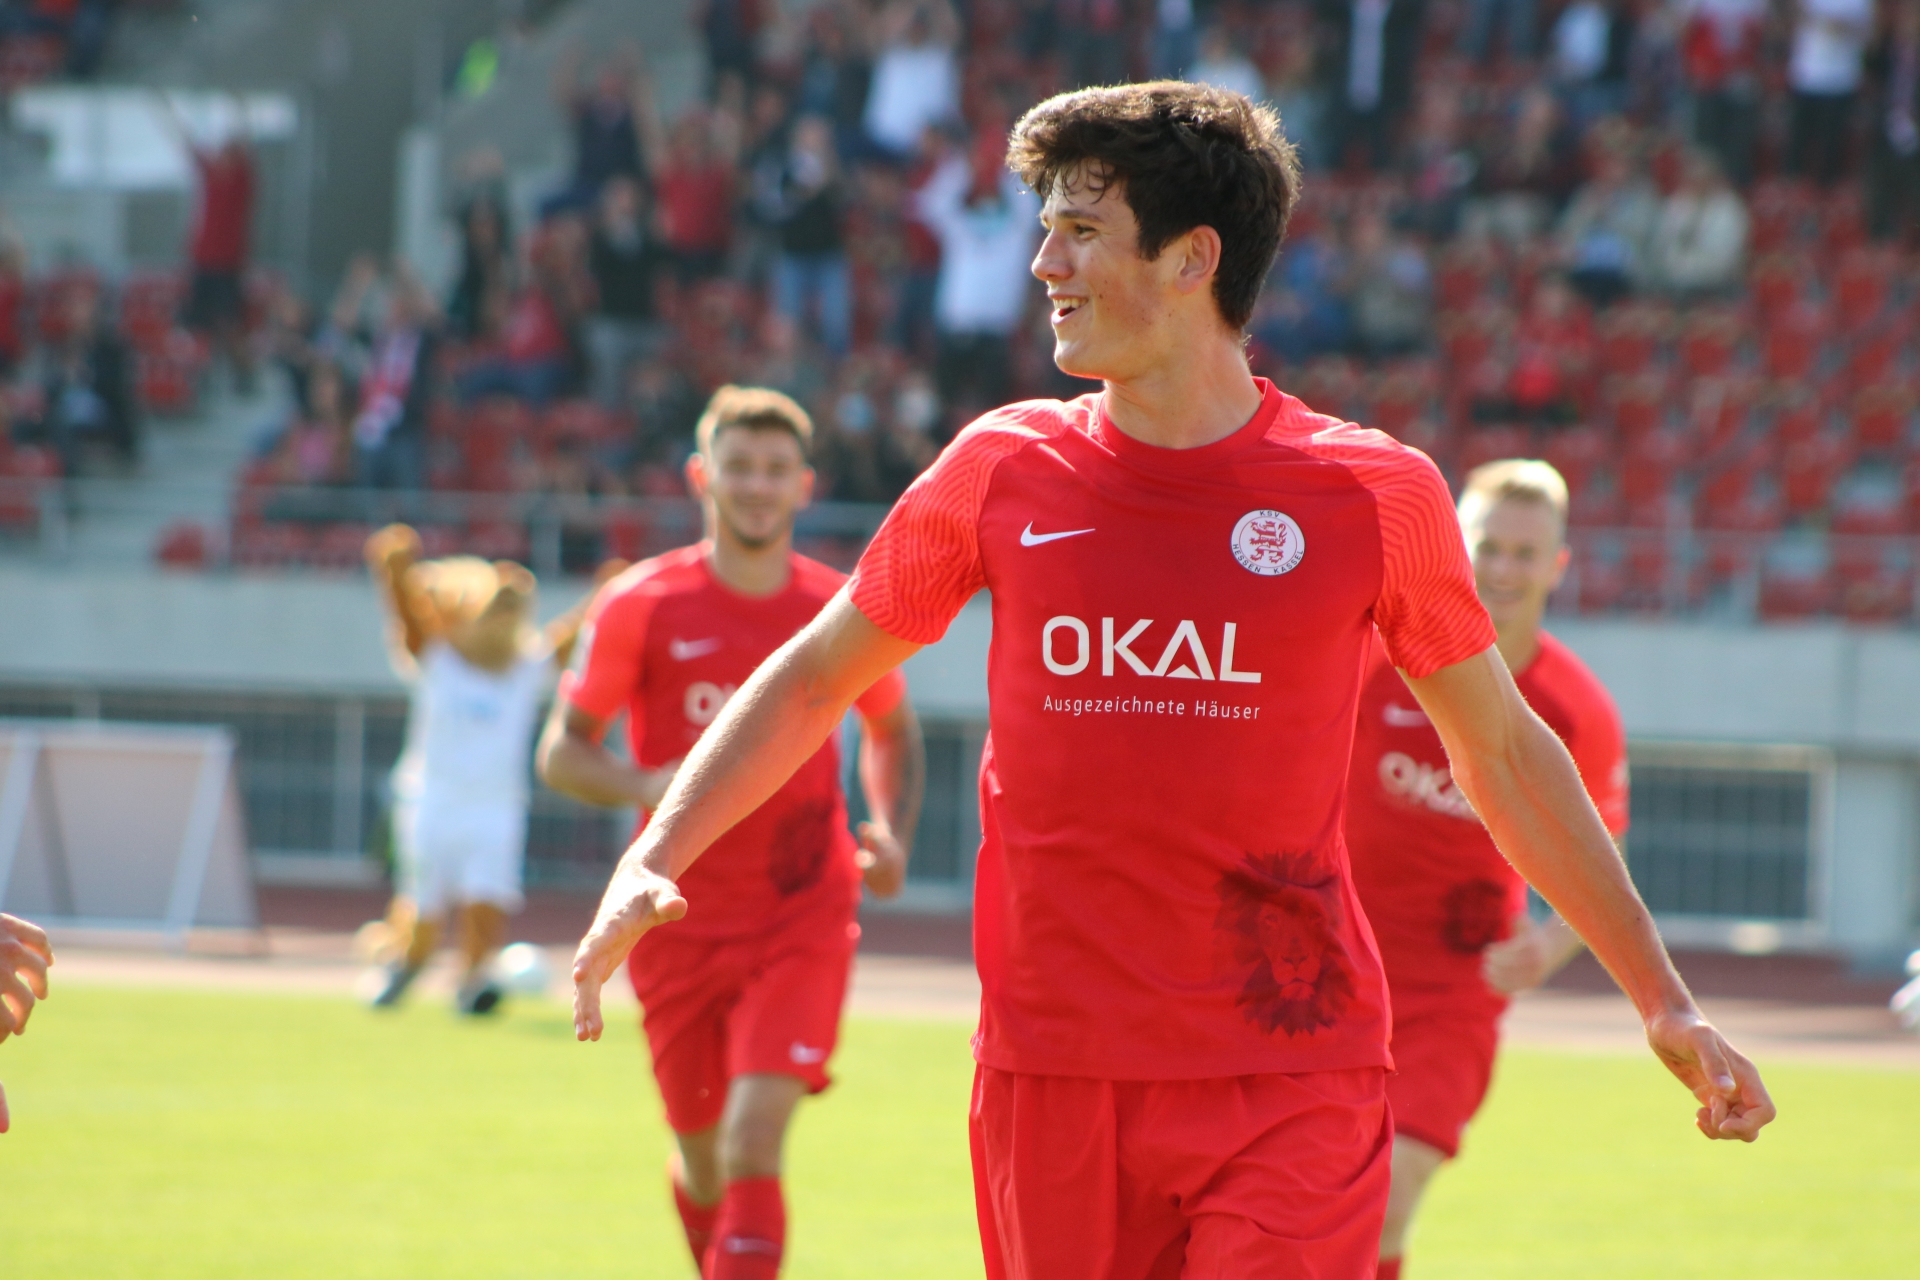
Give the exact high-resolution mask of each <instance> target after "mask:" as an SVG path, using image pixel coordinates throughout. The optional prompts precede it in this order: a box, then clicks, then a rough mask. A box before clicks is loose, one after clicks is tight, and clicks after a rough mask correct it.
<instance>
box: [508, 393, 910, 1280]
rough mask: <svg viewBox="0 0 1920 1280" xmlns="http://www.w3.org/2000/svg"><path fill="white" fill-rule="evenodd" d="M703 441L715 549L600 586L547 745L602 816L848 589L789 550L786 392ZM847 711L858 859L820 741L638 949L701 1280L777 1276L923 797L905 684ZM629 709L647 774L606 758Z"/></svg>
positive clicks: (698, 548) (680, 751) (801, 459)
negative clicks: (850, 987) (804, 1154)
mask: <svg viewBox="0 0 1920 1280" xmlns="http://www.w3.org/2000/svg"><path fill="white" fill-rule="evenodd" d="M697 434H698V439H699V446H700V447H699V451H698V452H697V453H696V454H695V455H694V456H693V458H692V459H690V460H689V462H688V470H687V479H688V483H689V484H690V485H691V487H692V489H693V492H694V494H695V495H696V496H697V497H699V498H700V499H701V502H702V505H703V506H704V507H705V511H706V521H707V535H708V536H707V539H706V541H703V542H701V543H699V544H697V545H695V546H691V547H686V548H683V549H682V550H679V551H674V552H669V553H668V554H667V555H664V556H660V557H658V558H657V559H653V560H648V561H646V562H645V563H643V564H638V565H635V566H634V567H633V568H632V569H629V570H628V571H627V572H626V573H624V574H622V575H621V576H619V577H617V578H615V579H614V580H613V581H612V582H610V583H608V584H607V586H606V587H605V588H604V589H602V591H601V592H600V594H599V595H598V596H597V597H596V598H595V599H594V602H593V604H592V606H591V608H590V610H589V612H588V615H587V631H586V632H585V633H584V636H583V639H582V642H581V643H582V646H583V648H584V650H585V652H584V654H583V655H582V657H581V658H580V659H579V660H578V661H577V663H576V669H575V671H574V672H572V673H569V675H568V677H567V679H566V680H565V681H564V682H563V684H562V686H561V691H560V692H561V696H560V699H559V701H558V702H557V704H556V706H555V714H554V718H553V720H552V722H551V723H550V725H549V727H548V730H547V733H546V736H545V738H544V740H543V742H542V745H541V752H540V768H541V776H542V777H543V778H545V779H546V781H547V782H548V783H549V784H550V785H552V786H553V787H555V788H557V789H559V790H561V791H565V792H567V793H569V794H571V795H574V796H577V797H579V798H580V799H583V800H587V801H590V802H593V803H599V804H607V805H621V804H638V805H640V806H641V807H642V808H646V809H651V808H653V807H654V806H656V805H657V804H659V802H660V796H661V793H662V792H663V791H664V790H665V789H666V786H667V782H668V780H669V779H671V778H672V777H673V774H674V770H675V768H676V766H677V765H678V763H679V761H680V760H681V758H682V757H684V756H685V755H686V754H687V751H688V749H689V748H692V747H693V746H694V745H695V744H696V743H697V742H700V741H702V740H703V735H706V734H708V733H711V732H714V730H712V729H711V728H710V726H711V725H712V724H713V723H714V721H715V719H716V718H717V717H719V715H720V714H721V708H723V707H724V706H726V704H727V701H728V699H730V698H731V697H733V696H734V692H735V690H736V689H737V688H739V686H740V685H741V684H743V683H744V682H745V681H746V680H747V678H748V677H749V676H751V675H752V674H753V670H754V668H755V667H757V666H759V665H760V663H761V662H762V661H763V660H764V659H765V658H766V657H767V655H768V654H770V653H772V652H773V651H774V650H775V649H777V648H779V647H780V646H781V645H782V644H784V643H785V642H786V641H787V640H788V639H789V638H791V637H792V635H793V634H794V632H796V631H798V630H799V629H800V628H801V627H803V626H805V625H806V623H807V622H808V621H809V620H810V619H812V618H813V616H814V615H815V614H816V613H818V612H819V611H820V607H821V606H822V605H823V604H825V603H826V602H827V601H828V600H829V599H831V598H832V597H833V595H834V593H835V592H836V591H838V590H839V589H840V585H841V583H842V582H844V581H845V578H844V576H843V575H841V574H839V573H836V572H835V571H834V570H832V569H829V568H828V567H827V566H825V565H823V564H819V563H817V562H815V561H812V560H809V559H807V558H806V557H805V556H800V555H796V554H794V551H793V521H794V516H795V515H796V514H797V513H798V512H799V510H800V508H801V507H803V506H805V505H806V502H807V499H808V497H809V496H810V495H811V493H812V491H813V472H812V470H811V469H810V468H809V467H808V466H807V449H808V446H809V445H810V443H811V440H812V435H813V428H812V423H811V422H810V421H809V420H808V418H807V415H806V413H805V411H803V410H802V409H801V408H800V406H798V405H796V404H795V403H794V402H793V401H792V400H790V399H788V398H787V397H786V396H784V395H781V394H780V393H779V392H777V391H767V390H762V389H758V388H747V387H722V388H721V389H720V390H719V391H718V392H717V393H715V395H714V397H713V400H712V402H711V403H710V404H709V405H708V406H707V411H706V413H705V414H704V415H703V416H702V418H701V420H700V425H699V428H698V433H697ZM854 705H855V707H856V708H857V709H858V711H859V713H860V718H861V724H862V728H863V730H864V733H865V741H864V746H863V749H862V752H861V759H860V777H861V782H862V786H863V789H864V790H865V792H866V796H867V806H868V809H869V811H870V812H871V813H872V814H873V820H872V821H870V822H867V823H863V824H862V826H861V831H860V847H856V845H855V843H854V839H853V837H852V836H851V835H850V834H849V833H848V831H847V808H846V800H845V798H844V797H843V796H842V794H841V790H840V754H839V751H838V750H837V749H836V747H835V744H834V743H833V741H832V740H831V739H829V740H828V741H826V742H825V743H824V744H823V743H821V742H816V743H814V749H813V750H811V751H810V752H809V754H808V756H807V757H806V758H805V759H804V760H796V761H794V762H793V764H795V765H797V766H798V767H797V768H795V769H793V770H791V771H790V772H791V775H792V776H791V777H786V778H785V780H784V782H783V784H782V785H781V786H780V787H779V788H778V790H773V789H772V788H770V789H769V791H770V792H771V794H770V795H766V796H762V797H761V801H757V802H756V807H755V808H754V810H753V812H751V813H742V814H740V815H737V816H738V817H739V821H738V822H737V823H736V824H734V825H733V826H732V829H731V830H729V831H727V832H726V833H725V834H724V835H720V836H719V838H718V839H717V840H716V841H714V843H713V847H712V848H710V849H709V850H708V851H707V856H706V857H705V858H704V859H702V860H701V862H700V865H699V866H698V867H697V868H695V869H693V870H692V871H690V872H689V873H688V874H687V875H686V877H685V878H684V882H685V884H686V886H687V891H688V892H689V893H692V894H693V895H694V897H695V900H696V902H697V905H696V906H695V907H694V908H693V909H692V911H691V912H690V913H689V914H688V916H687V919H686V921H685V922H684V923H683V924H681V925H680V926H679V927H677V928H675V929H671V930H667V931H663V932H661V933H658V934H655V935H653V936H652V937H649V938H646V939H644V940H642V941H641V943H640V945H638V946H636V947H634V948H633V954H632V959H631V962H630V964H629V970H630V972H631V976H632V980H633V989H634V992H635V994H636V995H638V996H639V997H640V1004H641V1008H642V1010H643V1011H644V1016H643V1021H642V1026H643V1029H644V1030H645V1032H646V1036H647V1044H648V1046H649V1048H650V1049H651V1050H652V1053H653V1072H654V1077H655V1079H656V1080H657V1081H658V1082H659V1085H660V1095H661V1099H662V1101H663V1102H664V1103H665V1104H666V1111H667V1121H668V1123H669V1124H670V1125H671V1126H672V1128H673V1131H674V1134H675V1137H676V1139H677V1146H678V1153H677V1160H676V1161H675V1165H674V1168H673V1170H672V1180H673V1197H674V1205H675V1207H676V1208H677V1209H678V1210H679V1213H680V1220H681V1223H682V1225H683V1226H684V1228H685V1230H686V1236H687V1245H688V1247H689V1248H690V1249H691V1250H692V1251H693V1255H694V1258H695V1260H696V1261H697V1262H698V1263H699V1264H700V1266H701V1268H702V1274H703V1275H704V1276H706V1277H708V1280H766V1278H769V1277H772V1276H774V1275H775V1274H777V1273H778V1271H779V1268H780V1260H781V1255H782V1251H783V1248H784V1242H785V1234H786V1208H785V1200H784V1197H783V1195H782V1192H781V1187H780V1152H781V1145H782V1141H783V1138H784V1136H785V1133H786V1129H787V1124H788V1121H789V1119H790V1118H791V1116H792V1114H793V1109H794V1106H795V1105H796V1104H797V1103H798V1102H799V1100H800V1098H801V1097H802V1096H803V1095H805V1094H808V1093H818V1092H820V1091H821V1090H822V1089H825V1088H826V1087H827V1066H828V1060H829V1059H830V1057H831V1056H832V1053H833V1049H834V1044H835V1042H836V1040H837V1039H838V1036H839V1028H840V1006H841V1002H842V1001H843V999H844V998H845V996H846V991H847V977H848V970H849V966H850V965H851V964H852V961H853V950H854V943H855V941H856V939H857V938H858V937H859V926H858V925H857V924H856V923H855V920H854V912H855V908H856V907H857V906H858V904H859V899H860V888H861V883H862V880H863V878H864V880H865V883H866V885H867V887H868V888H870V889H872V890H873V891H874V892H875V893H877V894H880V895H881V896H883V897H886V896H892V895H893V894H895V893H898V892H899V890H900V886H901V883H902V881H903V880H904V879H905V876H906V864H907V850H908V848H909V846H910V845H911V843H912V840H913V828H914V824H915V821H916V819H917V817H918V815H919V812H920V797H921V792H922V789H923V785H924V773H925V767H924V761H923V756H922V749H921V742H920V726H919V723H918V721H916V720H915V719H914V715H913V708H912V707H911V705H909V703H908V702H907V700H906V684H905V681H903V680H902V679H901V677H900V675H899V673H897V672H888V673H886V674H885V675H881V676H879V677H878V678H877V679H875V680H874V681H871V682H870V687H864V688H863V689H862V690H861V691H859V696H858V698H857V699H855V700H854ZM622 712H624V713H626V716H627V723H628V732H629V735H630V737H631V740H632V747H633V759H634V761H635V762H636V764H637V767H635V765H629V764H627V763H626V762H624V761H622V760H619V759H617V758H615V757H614V756H613V755H612V754H611V753H610V752H608V751H607V750H606V749H605V748H604V747H602V746H601V745H600V743H601V739H602V737H603V735H604V734H605V733H606V730H607V726H608V725H609V724H610V723H611V722H612V720H613V719H614V718H615V717H616V716H617V715H619V714H620V713H622ZM716 834H718V833H716ZM863 868H864V873H863Z"/></svg>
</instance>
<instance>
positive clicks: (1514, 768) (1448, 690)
mask: <svg viewBox="0 0 1920 1280" xmlns="http://www.w3.org/2000/svg"><path fill="white" fill-rule="evenodd" d="M1403 674H1404V673H1403ZM1407 684H1408V686H1409V687H1410V688H1411V689H1412V690H1413V693H1414V696H1415V697H1417V698H1419V700H1420V705H1421V706H1422V707H1423V708H1424V709H1425V710H1426V713H1427V715H1428V717H1429V718H1431V719H1432V721H1433V723H1434V727H1435V728H1437V729H1438V730H1439V731H1440V736H1441V738H1442V739H1443V740H1444V741H1445V742H1446V746H1447V755H1448V757H1449V759H1450V760H1451V761H1452V765H1453V776H1454V779H1455V781H1457V782H1458V783H1459V784H1460V786H1461V789H1462V790H1464V791H1465V792H1466V795H1467V799H1468V800H1470V801H1471V802H1472V803H1473V807H1474V810H1475V811H1476V812H1477V813H1479V814H1480V816H1481V818H1482V819H1483V820H1484V821H1485V822H1486V824H1487V830H1488V831H1489V832H1490V833H1491V834H1492V836H1493V839H1494V843H1495V844H1497V845H1498V846H1499V847H1500V852H1501V853H1502V854H1504V855H1505V856H1506V858H1507V860H1508V861H1510V862H1512V863H1513V865H1514V868H1515V869H1516V870H1518V871H1519V872H1520V874H1521V875H1523V876H1525V877H1526V878H1527V880H1528V881H1530V882H1531V883H1532V884H1533V886H1534V888H1536V889H1538V890H1539V891H1540V893H1541V895H1542V896H1543V897H1545V898H1546V899H1547V901H1548V902H1550V903H1552V904H1553V906H1554V908H1555V909H1556V910H1557V911H1559V913H1560V915H1561V917H1562V918H1563V919H1565V920H1566V922H1567V923H1568V924H1569V925H1571V926H1572V927H1573V929H1574V931H1575V932H1576V933H1578V934H1579V935H1580V936H1581V937H1582V938H1583V939H1585V940H1586V943H1587V945H1588V946H1590V947H1591V948H1592V949H1593V953H1594V955H1595V956H1597V957H1598V958H1599V960H1600V962H1601V963H1602V964H1604V965H1605V966H1606V967H1607V970H1608V972H1610V973H1611V974H1612V975H1613V977H1614V980H1615V981H1616V982H1618V983H1619V984H1620V987H1621V989H1622V990H1624V991H1625V992H1626V993H1627V996H1628V998H1629V999H1631V1000H1632V1001H1633V1003H1634V1006H1635V1007H1636V1008H1638V1009H1639V1011H1640V1017H1641V1020H1642V1022H1644V1023H1645V1024H1646V1028H1647V1042H1648V1044H1649V1045H1651V1046H1652V1048H1653V1051H1654V1053H1655V1054H1657V1055H1658V1056H1659V1058H1660V1060H1661V1061H1662V1062H1664V1063H1665V1064H1666V1065H1667V1069H1668V1070H1670V1071H1672V1072H1673V1073H1674V1075H1676V1076H1678V1077H1679V1079H1680V1081H1681V1083H1683V1084H1685V1085H1686V1086H1687V1088H1688V1089H1690V1090H1692V1091H1693V1094H1694V1096H1695V1097H1696V1098H1697V1099H1699V1101H1700V1111H1699V1117H1698V1121H1699V1126H1700V1131H1701V1132H1702V1133H1704V1134H1706V1135H1707V1136H1708V1137H1709V1138H1738V1139H1740V1140H1742V1141H1745V1142H1751V1141H1753V1140H1754V1138H1756V1137H1757V1136H1759V1132H1760V1129H1761V1127H1762V1126H1764V1125H1766V1124H1767V1123H1768V1122H1770V1121H1771V1120H1772V1119H1773V1117H1774V1107H1773V1102H1772V1100H1771V1099H1770V1098H1768V1096H1767V1090H1766V1086H1765V1085H1764V1084H1762V1083H1761V1080H1760V1073H1759V1072H1758V1071H1757V1070H1755V1068H1754V1066H1753V1064H1752V1063H1751V1062H1749V1061H1747V1059H1746V1058H1744V1057H1742V1056H1741V1055H1740V1054H1739V1053H1737V1052H1736V1051H1735V1050H1734V1048H1733V1046H1731V1045H1729V1044H1728V1043H1727V1042H1726V1040H1725V1039H1724V1038H1723V1037H1722V1036H1721V1035H1720V1033H1719V1032H1718V1031H1716V1030H1715V1029H1714V1028H1713V1026H1712V1025H1711V1024H1710V1023H1708V1022H1707V1020H1706V1019H1705V1018H1704V1017H1702V1016H1701V1014H1700V1010H1699V1008H1698V1007H1697V1006H1696V1005H1695V1004H1694V1002H1693V996H1692V994H1691V993H1689V992H1688V990H1687V987H1686V984H1685V983H1684V982H1682V981H1681V980H1680V975H1679V974H1678V973H1677V972H1675V970H1674V968H1673V963H1672V961H1671V960H1669V959H1668V957H1667V950H1666V947H1665V945H1664V944H1662V942H1661V941H1660V934H1659V932H1658V931H1657V930H1656V929H1655V928H1654V924H1653V916H1652V915H1651V913H1649V912H1648V911H1647V907H1646V904H1645V903H1643V902H1642V901H1641V900H1640V895H1639V893H1638V892H1636V891H1635V889H1634V887H1633V881H1632V879H1631V878H1629V876H1628V875H1627V868H1626V864H1625V862H1623V861H1622V860H1621V858H1620V854H1619V851H1618V850H1617V849H1615V848H1614V844H1613V839H1612V837H1611V836H1609V835H1608V833H1607V829H1606V826H1605V824H1604V823H1603V822H1602V821H1601V820H1600V815H1599V813H1598V812H1597V811H1596V810H1595V809H1594V807H1593V802H1592V800H1591V799H1589V798H1588V795H1587V791H1586V788H1585V787H1584V786H1582V785H1581V782H1580V774H1579V771H1578V770H1577V769H1576V768H1575V767H1574V763H1573V758H1572V757H1571V756H1570V755H1568V754H1567V749H1566V747H1565V746H1564V745H1563V744H1562V743H1561V741H1560V739H1559V738H1558V737H1557V736H1555V734H1554V732H1553V730H1551V729H1549V728H1548V727H1547V726H1546V725H1545V723H1543V722H1542V721H1541V720H1540V718H1539V717H1538V716H1536V715H1535V714H1534V713H1533V711H1532V709H1531V708H1529V707H1528V706H1527V703H1526V699H1524V698H1523V697H1522V696H1521V695H1520V691H1519V690H1518V689H1517V688H1515V687H1514V683H1513V677H1512V676H1511V675H1510V674H1508V671H1507V667H1506V664H1505V663H1504V662H1503V661H1502V660H1501V658H1500V654H1499V652H1498V650H1496V649H1494V648H1493V647H1491V646H1489V647H1488V648H1487V649H1486V651H1485V652H1483V653H1480V654H1478V655H1476V656H1474V657H1472V658H1469V659H1467V660H1466V661H1464V662H1458V663H1455V664H1454V665H1452V666H1450V667H1443V668H1442V669H1440V670H1439V671H1436V672H1434V673H1433V674H1431V675H1428V676H1424V677H1421V678H1420V679H1417V680H1416V679H1408V681H1407Z"/></svg>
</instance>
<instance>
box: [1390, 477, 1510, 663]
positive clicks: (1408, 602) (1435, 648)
mask: <svg viewBox="0 0 1920 1280" xmlns="http://www.w3.org/2000/svg"><path fill="white" fill-rule="evenodd" d="M1370 470H1372V471H1373V472H1374V474H1372V475H1363V476H1362V479H1363V481H1364V482H1365V483H1366V484H1367V487H1368V488H1369V489H1371V490H1372V491H1373V495H1374V499H1375V501H1376V502H1377V503H1378V506H1379V512H1380V544H1381V559H1382V562H1383V563H1382V565H1381V575H1380V596H1379V599H1378V600H1376V601H1375V602H1374V608H1373V621H1374V625H1375V626H1377V627H1378V628H1379V629H1380V638H1381V639H1382V640H1384V641H1385V642H1386V646H1387V652H1388V654H1389V655H1390V656H1391V657H1392V659H1393V665H1394V666H1396V667H1399V668H1400V669H1401V670H1402V671H1405V672H1406V673H1407V675H1409V676H1411V677H1412V678H1414V679H1416V680H1417V679H1420V678H1421V677H1423V676H1429V675H1432V674H1433V673H1434V672H1436V671H1438V670H1440V669H1441V668H1442V667H1450V666H1452V665H1453V664H1454V663H1456V662H1463V661H1465V660H1466V659H1468V658H1470V657H1472V656H1473V655H1474V654H1476V653H1480V652H1483V651H1484V650H1485V649H1486V648H1487V647H1488V646H1489V645H1491V644H1492V643H1493V642H1494V630H1493V622H1492V621H1491V620H1490V619H1489V618H1488V617H1487V611H1486V609H1485V607H1484V606H1482V605H1481V603H1480V596H1479V594H1478V592H1476V591H1475V590H1474V585H1473V565H1472V562H1471V561H1469V560H1468V558H1467V544H1466V539H1465V538H1463V537H1462V536H1461V534H1460V520H1459V517H1458V515H1456V514H1455V512H1454V508H1453V499H1452V497H1451V495H1449V494H1448V493H1447V485H1446V481H1444V480H1442V479H1441V478H1440V472H1439V470H1438V469H1437V468H1436V467H1435V466H1434V465H1433V463H1432V462H1430V461H1429V460H1428V459H1427V457H1426V455H1425V454H1422V453H1418V452H1416V451H1414V450H1412V449H1398V450H1396V456H1395V457H1394V459H1393V464H1392V465H1390V466H1382V467H1378V468H1371V469H1370Z"/></svg>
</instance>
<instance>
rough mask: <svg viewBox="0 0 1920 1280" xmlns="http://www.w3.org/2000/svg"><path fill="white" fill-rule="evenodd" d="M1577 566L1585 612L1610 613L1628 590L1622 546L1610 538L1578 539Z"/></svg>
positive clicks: (1580, 600) (1579, 592)
mask: <svg viewBox="0 0 1920 1280" xmlns="http://www.w3.org/2000/svg"><path fill="white" fill-rule="evenodd" d="M1573 569H1574V575H1575V579H1576V582H1575V586H1576V596H1577V599H1578V602H1579V607H1580V610H1581V612H1583V613H1607V612H1611V611H1612V610H1613V609H1615V608H1616V607H1618V605H1619V604H1620V601H1621V599H1622V598H1623V597H1624V596H1625V595H1626V594H1627V570H1626V565H1625V563H1624V558H1623V557H1622V555H1621V553H1620V549H1619V547H1618V546H1617V545H1616V544H1614V543H1612V542H1611V541H1607V542H1600V543H1594V542H1587V543H1577V544H1576V545H1575V548H1574V557H1573Z"/></svg>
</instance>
